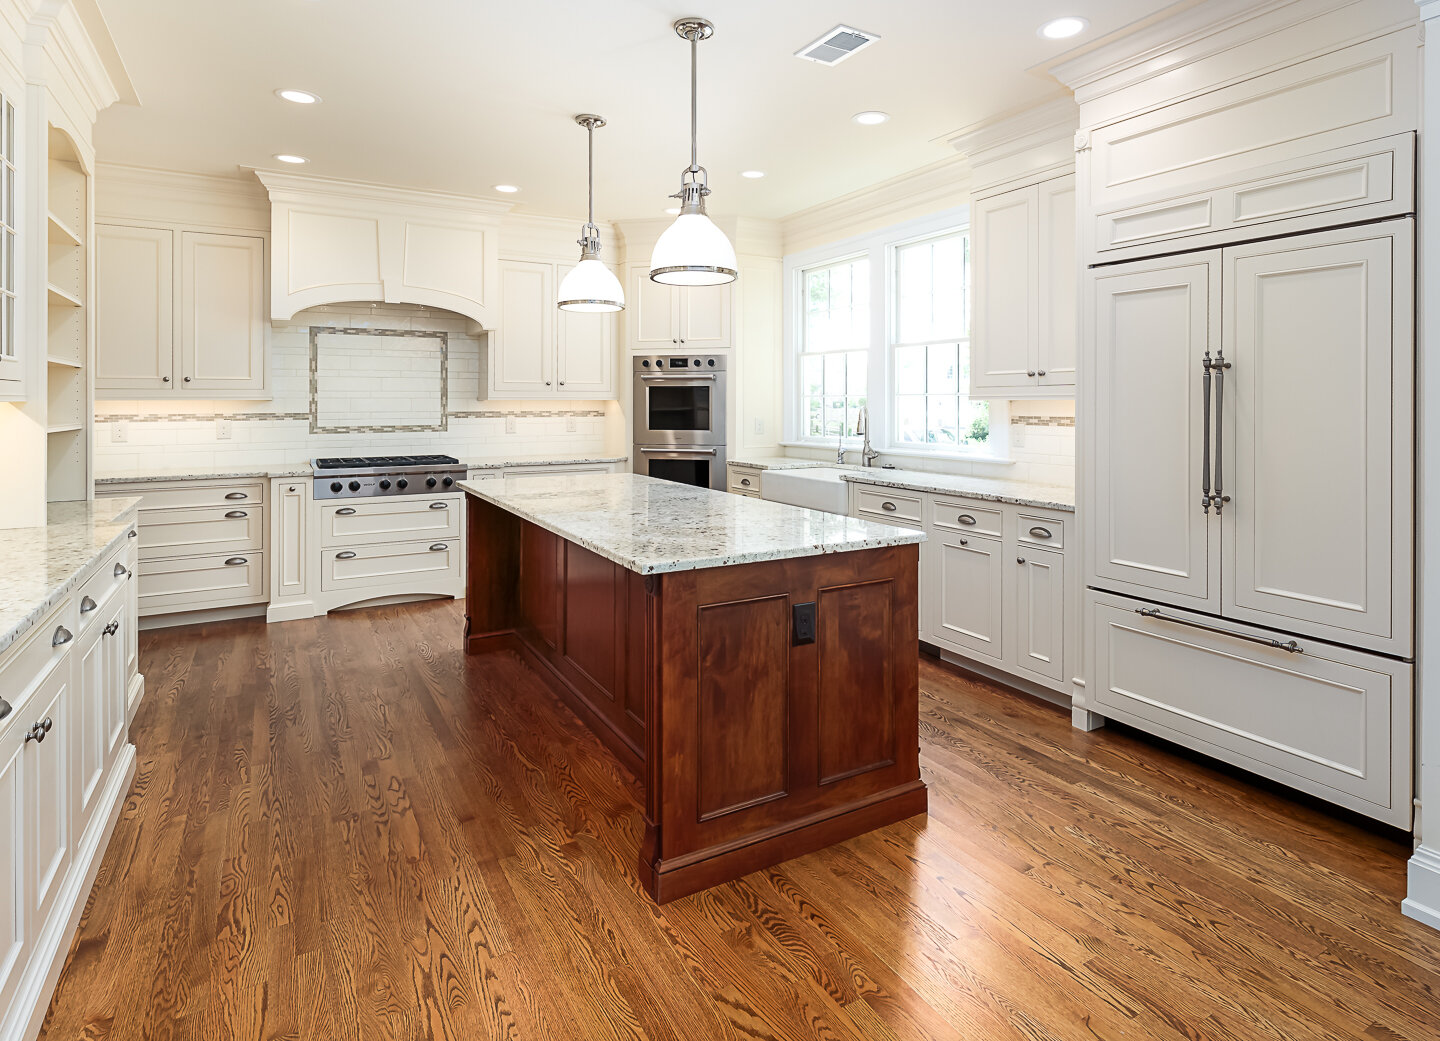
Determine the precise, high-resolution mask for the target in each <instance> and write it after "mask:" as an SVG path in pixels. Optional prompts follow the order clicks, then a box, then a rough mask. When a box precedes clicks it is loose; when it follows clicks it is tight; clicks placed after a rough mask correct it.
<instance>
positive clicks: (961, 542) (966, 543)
mask: <svg viewBox="0 0 1440 1041" xmlns="http://www.w3.org/2000/svg"><path fill="white" fill-rule="evenodd" d="M960 545H962V546H968V545H970V540H969V539H961V540H960Z"/></svg>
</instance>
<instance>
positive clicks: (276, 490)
mask: <svg viewBox="0 0 1440 1041" xmlns="http://www.w3.org/2000/svg"><path fill="white" fill-rule="evenodd" d="M310 490H311V482H310V481H309V480H308V479H301V480H287V479H284V478H276V479H275V480H273V481H271V483H270V546H271V552H270V606H269V608H268V609H267V610H266V614H265V617H266V620H267V621H271V622H279V621H284V620H287V619H291V618H310V617H313V616H314V614H315V604H314V602H313V599H312V596H313V592H314V582H315V576H314V570H315V566H314V561H313V557H314V552H313V550H314V543H315V539H314V534H313V530H314V525H313V523H312V520H311V497H310Z"/></svg>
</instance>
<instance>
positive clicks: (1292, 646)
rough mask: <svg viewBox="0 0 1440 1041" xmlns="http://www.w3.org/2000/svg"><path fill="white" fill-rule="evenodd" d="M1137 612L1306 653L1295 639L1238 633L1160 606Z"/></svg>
mask: <svg viewBox="0 0 1440 1041" xmlns="http://www.w3.org/2000/svg"><path fill="white" fill-rule="evenodd" d="M1135 613H1136V614H1138V615H1143V616H1144V617H1146V618H1156V619H1159V620H1160V621H1162V622H1174V623H1175V624H1176V625H1188V626H1190V628H1192V629H1203V630H1205V631H1206V632H1207V633H1219V634H1220V635H1221V636H1230V637H1234V638H1235V639H1237V640H1249V641H1250V642H1251V643H1258V644H1260V645H1261V646H1262V647H1274V648H1275V649H1276V650H1278V651H1285V652H1286V653H1288V654H1304V653H1305V648H1304V647H1301V646H1300V645H1299V644H1298V643H1296V642H1295V641H1294V640H1286V641H1285V642H1284V643H1281V642H1280V641H1279V640H1272V639H1270V638H1269V637H1266V636H1251V635H1250V634H1249V633H1237V632H1235V631H1233V630H1231V629H1222V628H1220V627H1219V626H1218V625H1206V624H1205V623H1204V622H1192V621H1191V620H1190V619H1188V618H1176V617H1175V616H1174V615H1168V614H1161V613H1160V611H1159V609H1158V608H1154V607H1137V608H1135Z"/></svg>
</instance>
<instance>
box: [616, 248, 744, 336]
mask: <svg viewBox="0 0 1440 1041" xmlns="http://www.w3.org/2000/svg"><path fill="white" fill-rule="evenodd" d="M734 299H735V296H734V292H733V288H732V286H730V285H723V286H667V285H663V284H662V283H660V282H652V281H651V280H650V265H649V264H648V263H643V264H630V265H627V267H626V296H625V300H626V306H625V342H626V346H627V347H628V348H629V349H630V350H632V351H650V352H655V353H660V354H664V353H672V354H673V353H675V351H676V350H677V349H678V348H682V347H683V348H684V349H685V350H686V351H687V352H689V351H713V350H719V349H722V348H726V347H732V346H734V344H735V338H734V334H733V333H732V326H733V321H734V318H733V314H732V311H733V308H734Z"/></svg>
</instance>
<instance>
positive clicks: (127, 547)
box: [75, 539, 135, 634]
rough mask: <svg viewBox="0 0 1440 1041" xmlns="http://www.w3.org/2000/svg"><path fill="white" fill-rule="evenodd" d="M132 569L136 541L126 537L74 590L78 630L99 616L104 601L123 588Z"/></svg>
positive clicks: (130, 577)
mask: <svg viewBox="0 0 1440 1041" xmlns="http://www.w3.org/2000/svg"><path fill="white" fill-rule="evenodd" d="M134 570H135V541H134V540H133V539H127V540H126V543H125V544H124V545H122V546H119V547H117V548H116V549H115V551H114V552H112V553H110V554H108V555H107V556H106V557H105V559H104V560H102V561H101V562H100V563H99V564H98V565H97V566H96V568H95V571H94V573H93V574H92V575H91V576H90V577H89V578H87V579H86V580H85V581H84V583H83V584H82V585H81V586H80V588H79V590H77V591H76V593H75V608H76V622H78V623H79V628H78V629H76V633H77V634H78V633H80V632H83V631H84V630H85V629H87V628H89V626H90V622H91V621H93V620H94V619H95V618H98V617H99V616H100V614H101V611H100V609H101V608H102V607H104V606H105V602H106V601H107V600H108V599H109V598H110V597H111V596H113V595H114V594H115V593H117V592H119V591H121V590H123V589H124V588H125V585H126V583H127V582H130V581H131V580H132V573H133V572H134Z"/></svg>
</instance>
